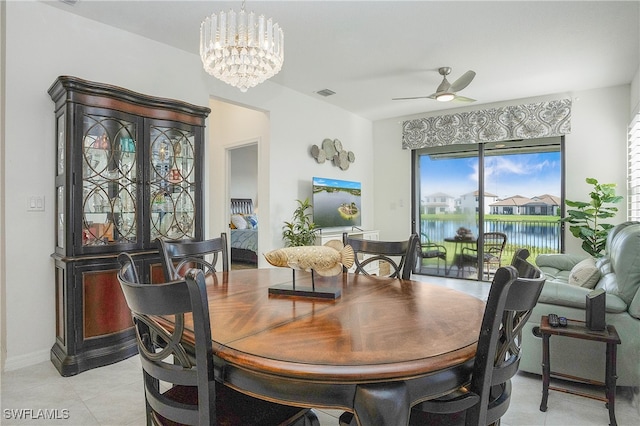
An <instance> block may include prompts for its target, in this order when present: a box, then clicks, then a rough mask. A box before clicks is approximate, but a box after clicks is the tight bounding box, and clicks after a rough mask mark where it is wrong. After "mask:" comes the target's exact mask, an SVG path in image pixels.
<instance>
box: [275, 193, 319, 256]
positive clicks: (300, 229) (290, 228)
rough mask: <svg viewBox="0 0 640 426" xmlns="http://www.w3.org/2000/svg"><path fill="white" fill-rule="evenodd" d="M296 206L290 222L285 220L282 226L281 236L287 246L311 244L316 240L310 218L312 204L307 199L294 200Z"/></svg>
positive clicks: (314, 228) (314, 226)
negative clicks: (296, 203)
mask: <svg viewBox="0 0 640 426" xmlns="http://www.w3.org/2000/svg"><path fill="white" fill-rule="evenodd" d="M296 201H297V202H298V208H296V209H295V210H294V212H293V217H292V219H291V222H285V223H284V226H283V227H282V238H283V239H284V241H285V245H286V246H287V247H297V246H311V245H313V244H315V242H316V231H317V229H316V225H315V223H313V220H312V219H311V212H307V210H309V209H313V206H312V205H311V203H310V202H309V199H308V198H307V199H305V200H304V201H300V200H296Z"/></svg>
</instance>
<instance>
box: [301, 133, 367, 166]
mask: <svg viewBox="0 0 640 426" xmlns="http://www.w3.org/2000/svg"><path fill="white" fill-rule="evenodd" d="M311 156H312V157H313V158H315V159H316V161H317V162H318V163H319V164H322V163H324V162H325V161H327V160H329V161H333V165H334V166H336V167H340V169H341V170H347V169H348V168H349V164H351V163H353V162H354V161H356V155H355V154H354V153H353V151H347V150H345V149H344V148H343V147H342V142H340V141H339V140H338V139H325V140H323V141H322V147H319V146H318V145H313V146H311Z"/></svg>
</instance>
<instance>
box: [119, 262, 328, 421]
mask: <svg viewBox="0 0 640 426" xmlns="http://www.w3.org/2000/svg"><path fill="white" fill-rule="evenodd" d="M118 261H119V263H120V270H119V272H118V280H119V282H120V286H121V288H122V292H123V293H124V297H125V300H126V301H127V304H128V306H129V308H130V309H131V313H132V316H133V319H134V327H135V331H136V339H137V343H138V351H139V353H140V363H141V365H142V371H143V385H144V392H145V403H146V414H147V424H154V425H157V424H160V425H165V424H176V423H177V424H186V425H216V424H220V425H246V426H258V425H266V424H269V425H271V424H273V425H276V424H277V425H292V426H300V425H307V424H310V425H314V426H317V425H318V421H317V417H316V415H315V413H314V412H313V411H312V410H310V409H308V408H299V407H292V406H287V405H281V404H277V403H273V402H269V401H265V400H261V399H257V398H254V397H251V396H248V395H245V394H242V393H240V392H238V391H236V390H233V389H231V388H230V387H227V386H225V385H224V384H220V383H217V382H216V381H215V374H214V358H213V344H212V338H211V323H210V317H209V305H208V298H207V289H206V282H205V275H204V273H203V271H202V270H201V269H197V268H190V269H188V270H187V271H186V273H185V277H184V278H182V279H179V280H174V281H169V282H165V283H157V284H141V283H139V282H138V281H137V272H136V269H135V265H134V261H133V259H132V258H131V256H130V255H129V254H127V253H122V254H120V256H119V257H118ZM214 279H215V276H214ZM189 318H191V320H190V321H189Z"/></svg>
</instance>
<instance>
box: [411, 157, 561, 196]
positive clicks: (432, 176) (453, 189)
mask: <svg viewBox="0 0 640 426" xmlns="http://www.w3.org/2000/svg"><path fill="white" fill-rule="evenodd" d="M420 174H421V184H422V190H421V192H422V197H424V196H426V195H429V194H432V193H434V192H444V193H446V194H449V195H451V196H453V197H459V196H460V195H462V194H466V193H468V192H473V191H475V190H477V189H478V159H477V157H472V158H457V159H442V160H431V159H429V157H428V156H422V157H421V160H420ZM485 192H490V193H492V194H496V195H497V196H499V197H500V198H506V197H510V196H513V195H522V196H524V197H529V198H531V197H533V196H536V195H542V194H551V195H555V196H558V197H559V196H560V153H559V152H546V153H536V154H513V155H500V156H489V157H485Z"/></svg>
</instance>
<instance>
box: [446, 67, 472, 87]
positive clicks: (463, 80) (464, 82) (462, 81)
mask: <svg viewBox="0 0 640 426" xmlns="http://www.w3.org/2000/svg"><path fill="white" fill-rule="evenodd" d="M475 76H476V73H475V71H471V70H469V71H467V72H465V73H464V74H462V77H460V78H459V79H457V80H456V81H454V82H453V84H452V85H451V91H452V92H459V91H460V90H462V89H464V88H465V87H467V86H468V85H469V83H471V81H472V80H473V78H474V77H475Z"/></svg>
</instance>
